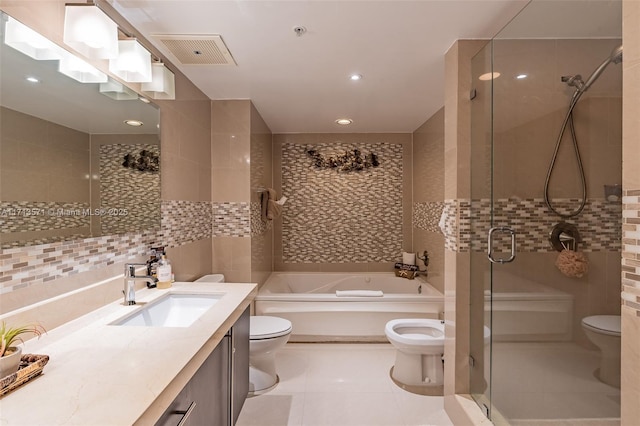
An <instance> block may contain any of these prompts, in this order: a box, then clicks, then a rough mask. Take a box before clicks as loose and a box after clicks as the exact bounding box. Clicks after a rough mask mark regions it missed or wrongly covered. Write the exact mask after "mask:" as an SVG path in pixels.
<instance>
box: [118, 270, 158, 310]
mask: <svg viewBox="0 0 640 426" xmlns="http://www.w3.org/2000/svg"><path fill="white" fill-rule="evenodd" d="M136 266H147V264H146V263H125V264H124V290H123V291H122V293H124V304H125V305H135V304H136V287H135V283H136V281H138V280H144V281H146V282H147V287H149V288H152V287H155V286H156V282H158V279H157V278H156V277H154V276H151V275H138V276H136Z"/></svg>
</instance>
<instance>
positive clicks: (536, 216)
mask: <svg viewBox="0 0 640 426" xmlns="http://www.w3.org/2000/svg"><path fill="white" fill-rule="evenodd" d="M576 203H579V200H573V199H564V200H555V204H557V205H558V206H559V207H560V208H562V207H564V208H570V207H571V206H575V205H576ZM470 213H471V214H472V216H470V218H471V217H472V218H473V219H472V221H471V228H470V232H471V233H472V234H473V235H481V236H482V238H475V239H474V240H473V241H472V247H471V248H472V250H473V251H486V250H487V240H486V235H487V234H488V231H489V228H490V223H491V202H490V200H488V199H482V200H472V201H471V205H470ZM493 214H494V224H495V226H507V225H508V226H510V227H511V228H512V229H513V230H514V231H515V232H516V234H517V239H516V242H517V246H516V249H517V251H518V252H550V251H553V250H554V249H553V248H552V247H551V245H550V244H549V241H548V236H549V232H550V231H551V229H552V228H553V226H554V225H555V224H557V223H558V222H561V221H565V222H568V223H571V224H573V225H575V226H576V227H577V228H578V231H579V232H580V236H581V238H582V242H581V243H580V244H579V246H578V247H579V250H580V251H585V252H594V251H616V250H620V239H621V233H620V228H621V217H622V206H621V204H620V203H615V202H608V201H605V200H603V199H590V200H587V203H586V205H585V208H584V210H583V211H582V213H581V214H580V215H579V216H578V217H577V218H571V219H560V218H559V217H557V216H556V215H555V214H552V213H550V212H549V210H548V208H547V206H546V205H545V202H544V200H543V199H542V198H535V199H518V200H512V199H499V200H495V201H494V212H493ZM462 233H463V231H462V230H461V234H462ZM496 237H497V238H496V239H495V240H494V247H495V248H496V249H497V250H499V249H500V248H501V247H510V244H511V243H510V238H509V237H508V236H506V235H502V236H500V235H497V236H496Z"/></svg>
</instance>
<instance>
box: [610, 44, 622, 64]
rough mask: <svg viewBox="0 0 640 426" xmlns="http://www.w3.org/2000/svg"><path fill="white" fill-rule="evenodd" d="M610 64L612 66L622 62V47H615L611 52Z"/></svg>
mask: <svg viewBox="0 0 640 426" xmlns="http://www.w3.org/2000/svg"><path fill="white" fill-rule="evenodd" d="M610 58H611V62H613V63H614V64H619V63H620V62H622V45H620V46H618V47H616V48H615V49H613V50H612V51H611V56H610Z"/></svg>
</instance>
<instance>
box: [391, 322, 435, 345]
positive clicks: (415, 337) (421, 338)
mask: <svg viewBox="0 0 640 426" xmlns="http://www.w3.org/2000/svg"><path fill="white" fill-rule="evenodd" d="M385 328H386V330H385V333H386V335H387V336H392V338H393V340H395V341H396V342H399V343H402V344H404V345H426V346H439V345H442V346H443V345H444V324H442V323H441V322H440V321H439V320H433V319H397V320H391V321H389V322H388V323H387V325H386V327H385Z"/></svg>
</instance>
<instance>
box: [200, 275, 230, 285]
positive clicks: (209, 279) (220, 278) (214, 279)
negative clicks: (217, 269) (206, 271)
mask: <svg viewBox="0 0 640 426" xmlns="http://www.w3.org/2000/svg"><path fill="white" fill-rule="evenodd" d="M195 282H197V283H199V282H205V283H223V282H224V275H223V274H210V275H205V276H203V277H200V278H198V279H197V280H196V281H195Z"/></svg>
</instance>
